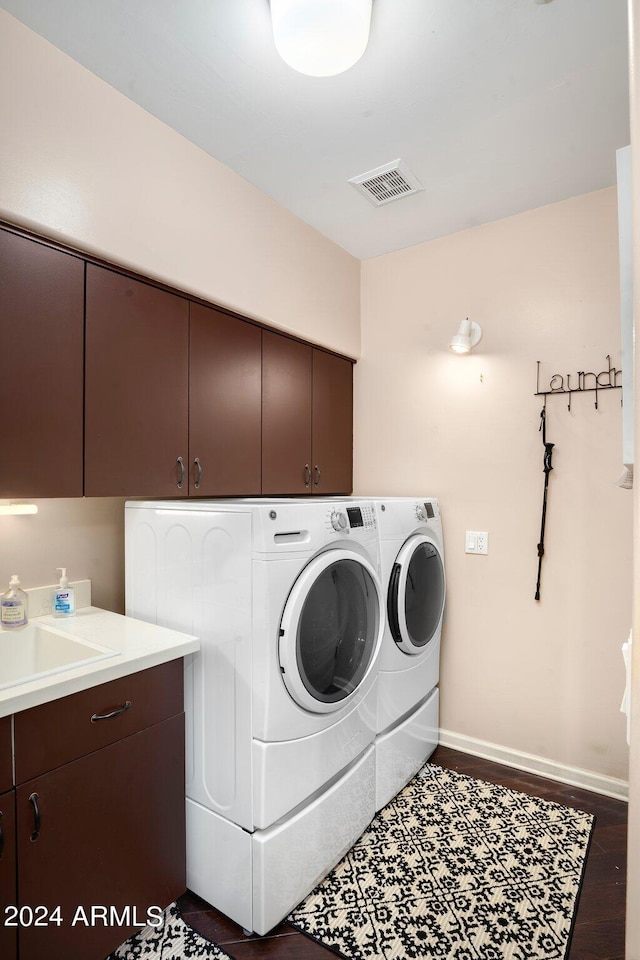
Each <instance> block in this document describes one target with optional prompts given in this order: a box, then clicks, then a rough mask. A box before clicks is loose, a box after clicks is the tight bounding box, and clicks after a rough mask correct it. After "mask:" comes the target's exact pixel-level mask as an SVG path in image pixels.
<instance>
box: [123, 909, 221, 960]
mask: <svg viewBox="0 0 640 960" xmlns="http://www.w3.org/2000/svg"><path fill="white" fill-rule="evenodd" d="M190 957H194V958H195V957H197V958H198V960H231V958H230V957H229V955H228V954H227V953H225V952H224V950H222V949H221V948H220V947H217V946H216V945H215V944H214V943H209V941H208V940H205V939H204V938H203V937H201V936H200V934H199V933H197V932H196V931H195V930H194V929H193V928H192V927H190V926H188V925H187V924H186V923H185V922H184V920H183V919H182V917H181V916H180V912H179V910H178V908H177V906H176V904H175V903H172V904H171V905H170V906H169V907H167V909H166V910H165V917H164V924H163V926H162V927H158V928H157V929H154V928H153V927H145V928H144V930H141V931H140V933H137V934H136V935H135V937H131V939H130V940H127V942H126V943H123V944H122V946H120V947H118V949H117V950H116V951H115V953H112V954H110V955H109V956H108V957H107V960H188V958H190Z"/></svg>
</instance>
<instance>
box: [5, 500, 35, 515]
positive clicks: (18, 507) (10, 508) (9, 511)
mask: <svg viewBox="0 0 640 960" xmlns="http://www.w3.org/2000/svg"><path fill="white" fill-rule="evenodd" d="M37 512H38V504H37V503H7V502H6V501H5V502H4V503H2V502H1V501H0V517H16V516H18V515H20V514H27V513H37Z"/></svg>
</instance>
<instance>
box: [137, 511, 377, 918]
mask: <svg viewBox="0 0 640 960" xmlns="http://www.w3.org/2000/svg"><path fill="white" fill-rule="evenodd" d="M125 540H126V544H125V549H126V612H127V614H128V615H129V616H133V617H137V618H139V619H143V620H149V621H151V622H154V623H159V624H162V625H164V626H171V627H175V628H178V629H181V630H184V631H188V632H189V633H192V634H195V635H196V636H198V637H199V638H200V642H201V650H200V652H199V653H198V654H195V655H193V656H192V657H191V658H189V662H188V663H187V664H186V666H185V711H186V715H187V883H188V886H189V888H190V889H191V890H193V891H194V892H195V893H197V894H199V895H200V896H201V897H203V898H204V899H205V900H207V901H209V902H210V903H211V904H213V905H214V906H215V907H217V908H218V909H220V910H221V911H222V912H223V913H226V914H227V915H228V916H230V917H231V918H232V919H234V920H235V921H236V922H238V923H240V924H241V925H242V926H243V927H244V928H245V929H246V930H250V931H251V930H252V931H255V932H256V933H259V934H264V933H266V932H267V931H268V930H270V929H271V928H272V927H274V926H275V925H276V924H277V923H278V922H279V921H280V920H281V919H282V918H283V917H284V916H286V914H287V913H288V912H289V911H290V910H291V909H292V907H294V906H295V905H296V904H297V903H298V902H299V901H300V900H301V899H302V898H303V897H304V896H306V894H307V893H308V892H309V891H310V890H311V889H312V888H313V887H314V886H315V884H316V883H317V882H318V881H319V880H320V879H321V878H322V877H323V876H324V875H325V874H326V873H327V872H328V871H329V870H330V869H331V868H332V867H333V866H334V865H335V863H337V862H338V860H339V859H340V858H341V857H342V856H343V854H344V853H345V852H346V851H347V850H348V849H349V847H351V846H352V845H353V843H354V842H355V840H356V839H357V837H358V836H359V835H360V834H361V833H362V831H363V830H364V829H365V827H366V826H367V824H368V823H369V822H370V821H371V819H372V818H373V816H374V813H375V753H374V746H373V742H374V739H375V735H376V711H377V667H378V659H379V654H380V652H381V649H382V647H381V644H382V635H383V630H384V596H383V591H382V587H381V581H380V578H379V545H378V536H377V527H376V513H375V510H374V507H373V505H372V504H370V503H366V502H364V501H361V502H359V503H357V504H356V503H355V502H353V503H351V502H349V503H345V502H342V503H341V504H337V503H335V504H332V503H327V502H314V501H309V500H307V501H284V500H283V501H265V500H260V501H232V500H227V501H193V502H184V501H167V502H131V503H127V505H126V510H125Z"/></svg>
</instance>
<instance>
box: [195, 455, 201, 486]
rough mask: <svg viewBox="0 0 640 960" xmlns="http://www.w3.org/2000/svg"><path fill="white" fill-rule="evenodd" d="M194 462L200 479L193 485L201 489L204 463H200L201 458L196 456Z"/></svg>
mask: <svg viewBox="0 0 640 960" xmlns="http://www.w3.org/2000/svg"><path fill="white" fill-rule="evenodd" d="M193 463H194V466H195V468H196V470H197V471H198V479H197V480H196V482H195V483H194V485H193V486H194V487H195V489H196V490H199V489H200V484H201V483H202V464H201V463H200V458H199V457H196V458H195V460H194V461H193Z"/></svg>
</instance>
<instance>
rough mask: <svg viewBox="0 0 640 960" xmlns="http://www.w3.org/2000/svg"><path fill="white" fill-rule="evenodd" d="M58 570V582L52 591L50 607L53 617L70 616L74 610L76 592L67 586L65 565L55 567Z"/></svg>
mask: <svg viewBox="0 0 640 960" xmlns="http://www.w3.org/2000/svg"><path fill="white" fill-rule="evenodd" d="M56 570H59V571H60V574H61V576H60V583H59V584H58V586H57V587H56V589H55V590H54V591H53V596H52V597H51V608H52V612H53V615H54V617H72V616H73V615H74V613H75V612H76V592H75V590H74V589H73V587H70V586H69V579H68V577H67V568H66V567H56Z"/></svg>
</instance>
